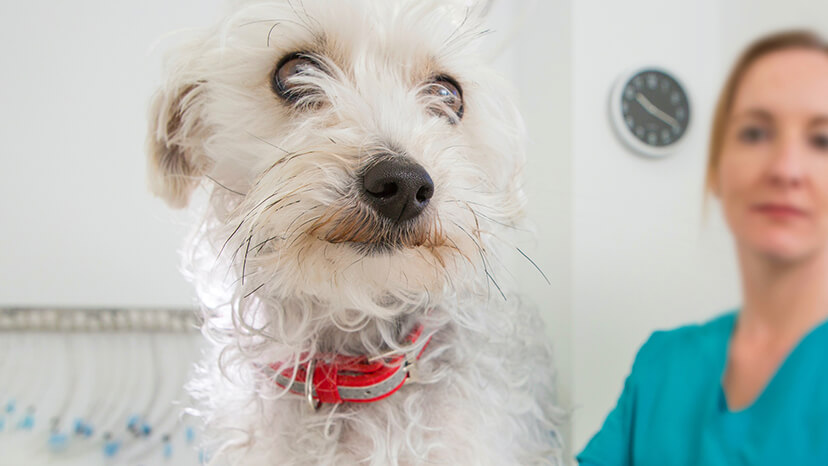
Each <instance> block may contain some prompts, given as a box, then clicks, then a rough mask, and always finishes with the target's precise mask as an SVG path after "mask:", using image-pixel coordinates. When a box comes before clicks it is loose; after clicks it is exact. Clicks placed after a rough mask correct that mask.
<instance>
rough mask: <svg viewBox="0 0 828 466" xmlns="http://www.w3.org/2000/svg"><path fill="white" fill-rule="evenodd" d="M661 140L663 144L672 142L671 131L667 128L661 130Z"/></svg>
mask: <svg viewBox="0 0 828 466" xmlns="http://www.w3.org/2000/svg"><path fill="white" fill-rule="evenodd" d="M661 142H662V144H668V143H669V142H670V131H667V130H666V129H663V130H661Z"/></svg>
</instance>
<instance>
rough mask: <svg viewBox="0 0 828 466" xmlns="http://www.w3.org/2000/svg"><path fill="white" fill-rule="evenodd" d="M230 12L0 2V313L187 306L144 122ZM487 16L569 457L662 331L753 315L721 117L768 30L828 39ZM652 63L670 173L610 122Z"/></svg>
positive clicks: (759, 6) (824, 14)
mask: <svg viewBox="0 0 828 466" xmlns="http://www.w3.org/2000/svg"><path fill="white" fill-rule="evenodd" d="M223 4H224V1H223V0H198V1H196V0H178V1H176V2H162V1H160V0H146V1H144V2H129V3H128V2H106V1H103V0H76V1H73V2H56V1H29V2H8V1H7V2H2V3H0V18H2V20H0V22H2V27H0V49H2V65H0V66H2V70H3V76H4V79H3V85H2V86H0V102H1V103H2V104H1V105H0V147H3V149H4V150H3V153H2V156H0V225H2V228H0V308H2V307H6V308H9V307H21V306H23V307H38V308H50V307H60V308H80V309H83V308H141V309H159V308H162V309H170V308H180V309H187V308H192V307H194V305H195V304H194V296H193V293H192V291H191V288H190V286H189V285H188V284H187V283H186V282H185V280H184V279H183V277H182V276H181V274H180V273H179V270H178V255H177V249H178V248H179V246H180V244H181V243H182V240H183V237H184V235H185V234H186V232H187V227H186V225H187V223H188V219H187V216H186V214H184V213H181V212H175V211H171V210H169V209H168V208H167V207H165V206H164V204H163V203H162V202H161V201H159V200H157V199H154V198H153V197H151V195H150V194H149V193H148V191H147V189H146V183H145V156H144V151H143V148H144V138H145V133H146V120H147V118H146V115H147V108H148V101H149V97H150V95H151V94H152V93H153V92H154V90H155V88H156V87H157V86H158V85H159V83H160V76H161V71H160V69H161V61H162V58H163V51H164V50H166V49H167V48H168V47H169V45H170V44H173V43H175V41H176V39H175V36H174V35H171V34H170V32H172V31H176V30H181V29H186V28H197V27H201V26H205V25H208V24H212V23H213V22H214V21H216V20H217V19H218V18H219V16H220V14H221V11H222V9H223V8H222V6H223ZM489 20H490V21H491V24H492V28H493V29H494V30H495V34H493V35H491V36H489V38H488V40H489V43H488V48H489V53H490V55H491V56H492V59H493V61H494V63H495V65H496V66H497V67H498V68H499V69H500V70H501V71H502V72H503V74H504V75H506V76H507V77H508V78H509V79H510V80H511V81H512V83H513V84H514V86H515V89H516V96H517V98H518V103H519V105H520V107H521V110H522V112H523V115H524V118H525V120H526V125H527V128H528V134H529V139H530V142H529V146H528V149H529V152H528V166H527V170H526V176H527V178H526V187H527V190H528V194H529V198H530V203H531V204H530V218H531V220H532V222H533V223H534V225H535V228H536V231H537V239H536V240H535V241H534V242H533V243H531V244H528V245H526V246H524V247H525V250H526V252H527V254H529V255H530V256H531V257H532V258H533V259H534V260H535V262H537V263H538V265H539V266H540V267H541V268H542V269H543V270H544V271H545V273H546V274H547V276H548V277H549V278H550V280H551V282H552V285H551V286H550V285H548V284H546V282H545V281H544V280H543V279H542V277H540V276H539V274H537V272H536V271H535V270H534V269H533V268H532V267H529V266H527V265H526V263H525V262H520V261H521V259H519V258H514V264H513V266H512V267H511V268H512V272H513V273H514V275H515V276H516V280H515V281H516V282H517V283H519V284H520V285H521V287H522V288H523V291H524V293H525V294H526V296H527V302H529V303H530V304H531V305H534V306H536V307H537V308H538V309H540V310H541V312H542V313H543V315H544V317H545V318H546V320H547V323H548V332H549V336H550V338H551V340H552V342H553V344H554V347H555V351H556V360H555V361H554V364H555V365H556V367H557V369H558V373H559V380H558V383H559V394H560V400H559V401H560V403H561V404H562V405H563V407H565V408H566V409H568V410H570V412H571V422H570V424H569V425H568V426H567V428H566V429H565V433H566V435H567V437H568V442H567V443H568V445H569V448H570V452H569V453H570V454H573V453H575V452H577V451H579V450H580V449H581V448H582V447H583V446H584V444H585V443H586V441H587V440H588V439H589V438H590V436H591V435H592V434H593V433H594V432H595V431H596V430H597V429H598V428H599V427H600V425H601V422H602V421H603V418H604V416H605V415H606V414H607V412H608V411H609V410H610V409H611V408H612V407H613V406H614V403H615V401H616V399H617V396H618V395H619V394H620V391H621V387H622V384H623V381H624V378H625V377H626V375H627V374H628V372H629V370H630V367H631V363H632V359H633V356H634V354H635V352H636V351H637V349H638V347H639V346H640V345H641V344H642V343H643V341H644V340H645V339H646V337H647V336H648V335H649V334H650V333H651V332H652V331H654V330H656V329H662V328H671V327H675V326H678V325H681V324H684V323H688V322H695V321H703V320H706V319H708V318H711V317H713V316H714V315H717V314H719V313H722V312H724V311H726V310H728V309H732V308H734V307H736V306H738V304H739V302H738V300H739V283H738V277H737V273H736V267H735V263H734V254H733V251H732V249H731V244H730V238H729V237H728V234H727V233H726V230H725V228H724V226H723V224H722V221H721V219H720V215H719V213H718V210H717V206H716V204H715V202H710V203H709V204H708V205H707V207H706V208H705V204H704V196H703V190H702V188H703V176H704V168H705V160H706V147H707V139H708V131H709V125H710V119H711V116H712V109H713V105H714V103H715V99H716V97H717V93H718V91H719V88H720V86H721V85H722V80H723V78H724V75H725V73H726V71H727V69H728V67H729V65H730V63H731V62H732V61H733V60H734V59H735V58H736V54H737V53H738V52H739V51H740V50H741V49H742V48H743V47H744V46H745V45H746V44H747V43H748V42H750V41H751V40H752V39H753V38H755V37H756V36H758V35H761V34H764V33H767V32H770V31H774V30H778V29H783V28H789V27H807V28H812V29H815V30H817V31H818V32H820V33H821V34H823V35H825V34H828V2H824V1H808V0H788V1H786V2H778V1H774V0H761V1H757V0H725V1H722V0H697V1H694V2H687V1H679V0H627V1H624V2H616V1H610V0H577V1H576V0H537V1H533V0H494V1H493V2H492V5H491V9H490V13H489ZM646 66H658V67H661V68H663V69H666V70H668V71H669V72H671V73H672V74H673V75H675V76H676V77H677V78H679V79H680V80H681V82H682V83H683V84H684V86H685V88H686V90H687V93H688V95H689V98H690V106H691V108H692V119H691V123H690V127H689V130H688V132H687V134H686V136H685V137H684V140H683V141H682V142H681V143H680V146H679V147H678V149H677V150H676V151H675V152H674V153H673V154H672V155H670V156H668V157H665V158H662V159H648V158H644V157H641V156H638V155H635V154H634V153H633V152H632V151H630V150H629V149H628V148H627V147H626V146H625V145H624V144H623V143H622V142H621V141H620V140H619V139H618V138H617V136H616V134H615V132H614V130H613V127H612V125H611V122H610V107H609V97H610V92H611V90H612V88H613V85H614V84H615V82H616V81H617V80H618V79H619V78H620V77H621V76H622V75H623V74H625V73H626V72H628V71H630V70H632V69H636V68H640V67H646ZM13 338H17V337H13V336H12V334H11V333H0V348H6V349H7V351H9V348H12V347H14V346H15V345H13V344H12V343H11V342H12V340H13ZM3 340H5V341H3ZM7 354H8V353H7ZM9 359H10V358H8V357H6V358H5V359H4V358H3V354H0V377H2V376H3V374H8V371H10V370H14V367H16V366H14V365H10V364H9V363H8V360H9ZM4 361H5V365H3V364H4ZM183 363H184V364H185V366H186V361H183ZM550 363H553V362H550ZM23 369H25V368H20V369H19V370H23ZM169 370H171V371H173V372H174V370H173V369H169ZM3 371H5V372H3ZM3 382H4V380H0V408H2V407H3V406H4V405H3V404H2V403H6V402H7V400H6V399H4V398H2V397H3V396H6V395H8V394H5V395H4V393H3V386H2V383H3ZM2 436H3V430H2V429H0V444H2V441H3V439H2ZM0 464H4V463H3V459H0ZM9 464H10V463H9ZM176 464H178V463H176ZM181 464H184V463H181Z"/></svg>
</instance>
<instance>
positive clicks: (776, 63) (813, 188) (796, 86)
mask: <svg viewBox="0 0 828 466" xmlns="http://www.w3.org/2000/svg"><path fill="white" fill-rule="evenodd" d="M715 191H716V194H717V195H718V197H719V198H720V200H721V202H722V206H723V208H724V214H725V217H726V219H727V223H728V224H729V225H730V229H731V230H732V232H733V234H734V236H735V238H736V242H737V245H738V247H739V249H740V250H741V251H743V252H749V253H756V254H759V255H762V256H764V257H767V258H769V259H772V260H775V261H782V262H791V261H799V260H804V259H807V258H809V257H812V256H813V255H814V254H818V253H820V252H822V251H823V250H826V248H825V246H827V245H828V54H826V53H824V52H820V51H816V50H807V49H789V50H782V51H777V52H772V53H769V54H768V55H765V56H763V57H761V58H759V59H757V60H756V61H755V62H754V63H753V64H752V65H751V66H750V67H749V68H748V70H747V72H746V73H745V74H744V75H743V77H742V81H741V83H740V84H739V86H738V90H737V91H736V94H735V100H734V102H733V106H732V110H731V114H730V119H729V121H728V123H727V130H726V133H725V139H724V143H723V146H722V153H721V160H720V163H719V171H718V178H717V184H716V186H715Z"/></svg>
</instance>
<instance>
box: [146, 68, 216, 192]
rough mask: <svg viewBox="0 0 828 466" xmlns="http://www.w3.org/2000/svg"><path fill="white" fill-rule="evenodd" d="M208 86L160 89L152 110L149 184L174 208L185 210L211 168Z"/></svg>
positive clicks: (149, 136) (179, 86)
mask: <svg viewBox="0 0 828 466" xmlns="http://www.w3.org/2000/svg"><path fill="white" fill-rule="evenodd" d="M205 87H206V86H205V83H204V82H196V83H191V84H184V85H173V86H170V88H167V89H164V88H162V89H161V90H159V91H158V92H157V93H156V94H155V96H154V97H153V100H152V105H151V108H150V124H149V134H148V135H147V151H148V156H149V160H148V162H149V168H148V176H149V185H150V190H151V191H152V192H153V194H155V195H156V196H158V197H160V198H162V199H164V200H165V201H166V202H167V204H169V205H170V206H171V207H175V208H181V207H185V206H186V205H187V203H188V201H189V199H190V194H191V193H192V191H193V189H195V187H196V186H198V184H199V182H200V181H201V177H202V175H204V174H205V172H206V171H207V169H208V168H209V165H210V160H209V159H208V157H207V156H206V155H205V154H204V148H203V142H204V138H205V128H204V120H203V118H202V112H203V109H204V100H205V95H204V94H205Z"/></svg>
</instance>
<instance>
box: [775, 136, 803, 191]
mask: <svg viewBox="0 0 828 466" xmlns="http://www.w3.org/2000/svg"><path fill="white" fill-rule="evenodd" d="M806 164H807V160H806V153H805V145H804V144H803V143H802V138H801V137H797V136H796V135H795V134H783V135H780V137H779V138H777V141H776V144H774V148H773V157H772V158H771V161H770V164H769V166H768V172H767V177H768V180H769V181H770V182H771V183H772V184H773V185H775V186H784V187H795V186H799V185H801V184H802V183H803V181H804V180H805V177H806V174H807V168H806Z"/></svg>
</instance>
